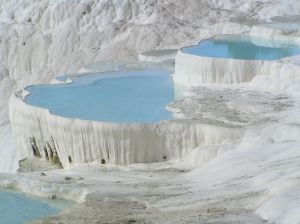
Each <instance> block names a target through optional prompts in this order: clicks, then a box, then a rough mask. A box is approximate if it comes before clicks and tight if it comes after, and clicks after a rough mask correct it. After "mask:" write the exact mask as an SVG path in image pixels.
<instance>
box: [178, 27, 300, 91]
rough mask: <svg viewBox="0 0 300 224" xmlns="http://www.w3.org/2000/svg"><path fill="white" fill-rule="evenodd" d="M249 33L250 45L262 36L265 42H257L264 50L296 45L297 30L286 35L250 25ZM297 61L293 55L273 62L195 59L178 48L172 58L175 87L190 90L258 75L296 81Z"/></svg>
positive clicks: (287, 32)
mask: <svg viewBox="0 0 300 224" xmlns="http://www.w3.org/2000/svg"><path fill="white" fill-rule="evenodd" d="M278 32H279V33H280V34H279V33H278ZM249 34H250V35H249V37H250V39H251V41H252V42H253V43H255V42H256V40H257V38H260V37H263V38H264V39H265V40H263V41H261V40H260V43H259V44H260V45H262V46H266V47H275V48H276V47H277V44H278V42H279V43H280V42H285V43H288V44H293V45H297V44H299V43H300V39H299V38H300V37H299V36H300V33H299V30H295V31H293V32H290V31H286V30H280V29H277V28H273V27H271V26H270V27H269V26H263V25H260V26H254V27H253V28H252V30H251V32H250V33H249ZM200 43H201V42H200ZM298 61H299V57H298V56H296V55H295V56H291V57H284V58H281V59H277V60H247V59H236V58H235V59H233V58H217V57H206V56H199V55H195V54H189V53H186V52H184V51H183V50H182V49H181V50H179V52H178V54H177V56H176V58H175V74H174V81H175V82H176V83H177V84H178V85H182V86H187V87H193V86H200V85H203V84H210V83H228V84H231V83H242V82H250V81H251V80H252V79H253V78H254V77H255V76H259V75H272V76H274V77H282V78H284V79H297V78H296V77H295V75H296V76H297V74H299V73H300V67H299V62H298ZM283 74H284V75H283Z"/></svg>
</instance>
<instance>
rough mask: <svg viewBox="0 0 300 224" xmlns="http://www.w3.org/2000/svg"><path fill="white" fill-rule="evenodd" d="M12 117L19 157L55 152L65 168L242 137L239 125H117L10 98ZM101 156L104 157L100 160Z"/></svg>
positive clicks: (144, 159) (178, 154)
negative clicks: (89, 119) (78, 117)
mask: <svg viewBox="0 0 300 224" xmlns="http://www.w3.org/2000/svg"><path fill="white" fill-rule="evenodd" d="M10 119H11V123H12V126H13V131H14V135H15V137H16V141H17V147H18V149H19V150H21V154H22V157H23V158H25V157H33V156H37V157H39V156H41V157H43V158H44V159H50V160H51V159H53V158H54V159H56V157H55V156H56V154H57V156H58V157H59V159H60V161H61V163H62V165H63V166H64V167H69V166H71V165H74V164H82V163H89V162H99V164H100V162H101V161H102V162H104V160H105V162H106V163H110V164H119V165H128V164H132V163H150V162H160V161H165V160H172V159H173V160H174V159H175V160H176V159H181V158H183V157H184V156H185V155H186V154H187V153H188V152H189V151H191V150H193V149H194V148H197V147H199V146H203V145H219V144H222V143H224V142H226V141H235V140H238V139H240V138H241V137H242V136H243V130H242V129H241V128H234V127H226V126H224V127H222V126H215V125H208V124H203V123H201V122H197V120H196V121H194V120H187V119H186V120H173V121H162V122H159V123H156V124H118V123H105V122H97V121H86V120H80V119H72V118H65V117H60V116H57V115H53V114H51V113H49V111H48V110H46V109H42V108H38V107H33V106H30V105H27V104H26V103H24V102H23V101H22V99H21V98H18V97H16V96H12V97H11V99H10ZM103 159H104V160H103Z"/></svg>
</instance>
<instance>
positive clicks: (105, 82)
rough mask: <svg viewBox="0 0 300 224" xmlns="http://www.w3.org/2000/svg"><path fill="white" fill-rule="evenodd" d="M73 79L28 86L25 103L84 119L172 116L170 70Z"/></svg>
mask: <svg viewBox="0 0 300 224" xmlns="http://www.w3.org/2000/svg"><path fill="white" fill-rule="evenodd" d="M72 80H73V83H70V84H49V85H34V86H30V87H28V88H26V90H27V91H28V92H30V95H28V96H27V97H26V98H25V102H26V103H28V104H30V105H34V106H37V107H42V108H47V109H49V110H50V112H51V113H53V114H57V115H61V116H64V117H71V118H80V119H84V120H95V121H104V122H120V123H152V122H158V121H162V120H170V119H172V117H173V116H172V113H171V112H170V111H168V110H167V109H166V107H167V105H168V104H169V103H170V102H172V101H174V98H175V97H174V83H173V79H172V77H171V72H170V71H166V70H152V69H149V70H134V71H118V72H106V73H99V74H93V75H92V74H91V75H84V76H79V77H73V78H72Z"/></svg>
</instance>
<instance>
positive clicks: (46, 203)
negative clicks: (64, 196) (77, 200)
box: [0, 190, 73, 224]
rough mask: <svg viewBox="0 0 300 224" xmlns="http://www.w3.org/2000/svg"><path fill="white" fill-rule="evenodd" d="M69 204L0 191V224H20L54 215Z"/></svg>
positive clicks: (69, 203)
mask: <svg viewBox="0 0 300 224" xmlns="http://www.w3.org/2000/svg"><path fill="white" fill-rule="evenodd" d="M72 205H73V204H72V203H71V202H66V201H59V200H51V201H50V200H44V199H38V198H34V197H28V196H26V195H24V194H22V193H17V192H12V191H6V190H0V223H1V224H22V223H27V222H29V221H32V220H36V219H40V218H43V217H47V216H51V215H55V214H57V213H59V212H60V211H61V210H62V209H64V208H67V207H70V206H72Z"/></svg>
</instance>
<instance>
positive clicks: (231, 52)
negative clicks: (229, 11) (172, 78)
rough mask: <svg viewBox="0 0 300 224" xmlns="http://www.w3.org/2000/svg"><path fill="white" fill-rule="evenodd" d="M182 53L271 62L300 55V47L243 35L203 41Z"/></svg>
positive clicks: (183, 50)
mask: <svg viewBox="0 0 300 224" xmlns="http://www.w3.org/2000/svg"><path fill="white" fill-rule="evenodd" d="M181 51H182V52H183V53H187V54H193V55H197V56H203V57H214V58H232V59H243V60H263V61H271V60H278V59H282V58H285V57H290V56H294V55H298V54H300V47H299V46H297V45H293V44H290V43H287V42H282V41H270V40H265V39H259V38H251V37H249V36H242V35H228V36H219V37H214V38H210V39H207V40H203V41H201V42H200V43H199V44H198V45H196V46H191V47H185V48H182V49H181Z"/></svg>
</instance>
